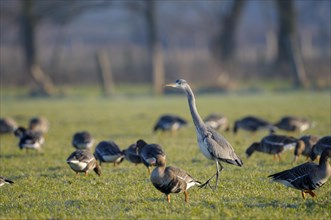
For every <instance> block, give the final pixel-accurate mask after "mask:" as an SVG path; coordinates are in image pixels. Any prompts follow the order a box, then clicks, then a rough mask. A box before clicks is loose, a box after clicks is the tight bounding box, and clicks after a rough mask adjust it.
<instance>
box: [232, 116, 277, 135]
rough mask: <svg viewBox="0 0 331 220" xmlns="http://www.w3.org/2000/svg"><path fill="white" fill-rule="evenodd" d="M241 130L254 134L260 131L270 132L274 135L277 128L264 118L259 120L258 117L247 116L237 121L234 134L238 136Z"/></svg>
mask: <svg viewBox="0 0 331 220" xmlns="http://www.w3.org/2000/svg"><path fill="white" fill-rule="evenodd" d="M239 129H242V130H245V131H249V132H253V133H254V132H256V131H259V130H269V132H270V133H274V132H275V129H276V127H275V126H273V125H272V124H271V123H269V122H268V121H266V120H264V119H262V118H258V117H256V116H246V117H244V118H241V119H239V120H237V121H235V123H234V126H233V133H235V134H236V133H237V132H238V130H239Z"/></svg>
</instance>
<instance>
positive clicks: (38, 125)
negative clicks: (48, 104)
mask: <svg viewBox="0 0 331 220" xmlns="http://www.w3.org/2000/svg"><path fill="white" fill-rule="evenodd" d="M29 129H30V130H32V131H37V132H40V133H42V134H46V133H47V132H48V129H49V122H48V120H47V119H46V118H45V117H33V118H31V119H30V122H29Z"/></svg>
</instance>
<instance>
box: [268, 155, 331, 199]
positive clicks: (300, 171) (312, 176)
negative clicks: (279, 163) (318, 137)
mask: <svg viewBox="0 0 331 220" xmlns="http://www.w3.org/2000/svg"><path fill="white" fill-rule="evenodd" d="M330 157H331V149H326V150H324V151H323V153H322V155H321V159H320V161H319V164H315V163H313V162H307V163H304V164H301V165H299V166H296V167H294V168H292V169H289V170H285V171H283V172H279V173H275V174H272V175H270V176H268V177H271V180H272V181H275V182H279V183H282V184H284V185H285V186H287V187H292V188H294V189H298V190H300V191H301V195H302V198H304V199H305V198H306V194H307V193H308V194H309V195H311V196H312V197H315V196H316V194H315V193H314V192H313V190H315V189H317V188H320V187H321V186H323V185H324V184H325V183H326V181H327V180H328V178H329V177H330V175H331V166H330V164H329V158H330Z"/></svg>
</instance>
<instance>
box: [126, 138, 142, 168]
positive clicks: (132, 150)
mask: <svg viewBox="0 0 331 220" xmlns="http://www.w3.org/2000/svg"><path fill="white" fill-rule="evenodd" d="M123 152H124V156H125V159H126V160H127V161H130V162H131V163H134V164H139V163H142V160H141V157H140V155H139V152H138V149H137V144H136V143H134V144H131V145H130V146H129V147H128V148H127V149H125V150H123Z"/></svg>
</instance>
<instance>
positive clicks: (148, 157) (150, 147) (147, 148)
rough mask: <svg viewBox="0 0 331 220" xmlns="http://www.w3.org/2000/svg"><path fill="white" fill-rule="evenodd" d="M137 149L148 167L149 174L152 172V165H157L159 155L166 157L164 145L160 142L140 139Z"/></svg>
mask: <svg viewBox="0 0 331 220" xmlns="http://www.w3.org/2000/svg"><path fill="white" fill-rule="evenodd" d="M137 149H138V152H139V155H140V157H141V160H142V162H143V163H144V165H145V166H146V167H147V169H148V174H150V173H151V169H150V167H151V166H154V165H155V163H156V157H157V156H160V157H164V158H166V155H165V153H164V151H163V150H162V147H161V146H160V145H158V144H147V143H146V142H145V141H144V140H138V141H137Z"/></svg>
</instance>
